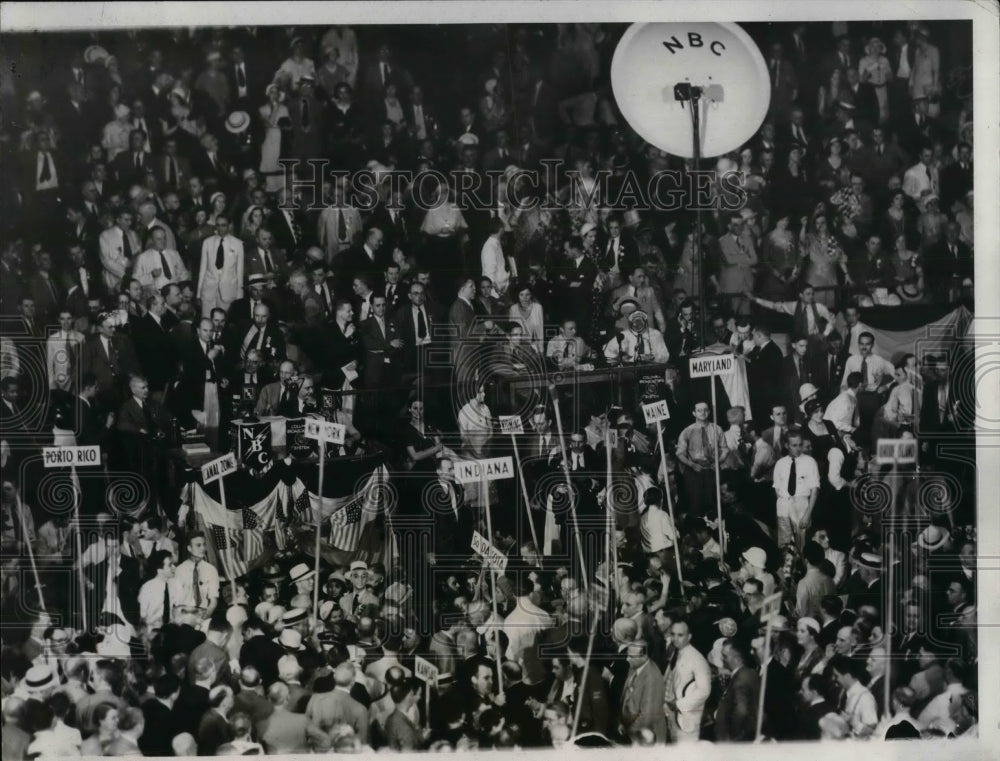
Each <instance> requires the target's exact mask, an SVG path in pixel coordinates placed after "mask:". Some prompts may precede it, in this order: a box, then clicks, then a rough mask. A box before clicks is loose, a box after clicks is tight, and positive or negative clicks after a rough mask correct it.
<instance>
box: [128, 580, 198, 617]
mask: <svg viewBox="0 0 1000 761" xmlns="http://www.w3.org/2000/svg"><path fill="white" fill-rule="evenodd" d="M198 571H199V573H200V572H201V568H200V567H199V569H198ZM170 584H171V582H170V581H168V580H167V579H161V578H159V577H158V576H154V577H153V578H152V579H150V580H149V581H147V582H146V583H145V584H143V585H142V587H141V588H140V589H139V617H140V618H141V619H142V622H143V623H144V624H146V626H147V627H149V628H150V629H159V628H160V627H162V626H163V588H164V587H169V586H170ZM174 605H176V602H175V600H174V590H173V589H172V588H171V589H170V606H171V607H173V606H174Z"/></svg>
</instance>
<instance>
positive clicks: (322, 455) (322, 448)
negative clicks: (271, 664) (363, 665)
mask: <svg viewBox="0 0 1000 761" xmlns="http://www.w3.org/2000/svg"><path fill="white" fill-rule="evenodd" d="M325 464H326V442H325V441H324V440H323V439H322V438H321V439H320V440H319V487H318V488H319V494H318V495H317V503H316V514H315V515H314V516H313V518H315V520H316V558H315V563H314V570H315V572H316V575H315V578H314V579H313V616H314V618H315V619H316V621H317V622H318V621H319V545H320V527H321V525H322V523H321V520H322V519H321V517H320V516H321V515H322V514H323V472H324V470H325V467H324V466H325Z"/></svg>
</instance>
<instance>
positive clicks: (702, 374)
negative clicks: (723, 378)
mask: <svg viewBox="0 0 1000 761" xmlns="http://www.w3.org/2000/svg"><path fill="white" fill-rule="evenodd" d="M735 372H736V357H735V355H733V354H718V355H713V356H708V357H692V358H691V377H692V378H707V377H708V376H709V375H732V374H733V373H735Z"/></svg>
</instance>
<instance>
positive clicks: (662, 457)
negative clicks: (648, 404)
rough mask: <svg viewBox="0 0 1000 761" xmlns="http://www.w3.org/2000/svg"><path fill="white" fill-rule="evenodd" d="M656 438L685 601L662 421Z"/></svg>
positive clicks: (682, 595) (678, 534)
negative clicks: (658, 443) (658, 444)
mask: <svg viewBox="0 0 1000 761" xmlns="http://www.w3.org/2000/svg"><path fill="white" fill-rule="evenodd" d="M656 438H657V439H658V440H659V442H660V462H661V463H662V465H663V491H664V492H665V493H666V495H667V510H669V511H670V523H671V524H673V527H674V560H676V561H677V583H678V584H679V586H680V588H681V597H684V598H685V599H686V597H687V595H685V594H684V572H683V571H682V570H681V532H680V529H679V528H678V527H677V521H676V519H675V518H674V498H673V497H672V496H671V494H670V474H669V473H668V472H667V450H666V449H665V448H664V446H663V421H662V420H657V421H656ZM716 473H718V471H716ZM647 509H648V508H647Z"/></svg>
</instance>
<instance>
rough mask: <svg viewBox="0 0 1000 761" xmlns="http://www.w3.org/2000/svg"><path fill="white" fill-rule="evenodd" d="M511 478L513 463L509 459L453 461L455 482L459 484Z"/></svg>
mask: <svg viewBox="0 0 1000 761" xmlns="http://www.w3.org/2000/svg"><path fill="white" fill-rule="evenodd" d="M513 477H514V461H513V460H512V459H511V458H510V457H492V458H490V459H488V460H456V461H455V480H456V481H458V483H460V484H468V483H475V482H476V481H481V480H483V479H485V480H487V481H496V480H498V479H503V478H513Z"/></svg>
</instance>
